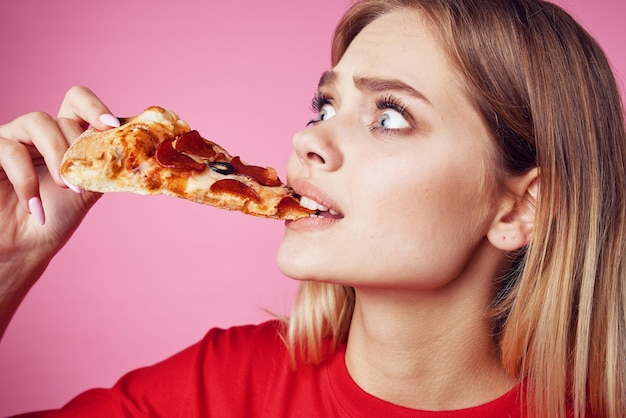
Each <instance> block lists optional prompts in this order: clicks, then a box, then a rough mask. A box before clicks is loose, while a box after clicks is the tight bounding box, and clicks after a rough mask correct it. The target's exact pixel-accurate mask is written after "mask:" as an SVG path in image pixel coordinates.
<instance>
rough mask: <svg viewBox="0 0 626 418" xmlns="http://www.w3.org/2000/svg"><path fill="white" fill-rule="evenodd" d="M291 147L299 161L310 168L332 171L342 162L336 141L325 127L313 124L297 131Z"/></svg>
mask: <svg viewBox="0 0 626 418" xmlns="http://www.w3.org/2000/svg"><path fill="white" fill-rule="evenodd" d="M293 149H294V152H295V154H296V156H297V157H298V159H299V160H300V162H301V163H302V164H303V165H305V166H307V167H308V168H310V169H314V170H324V171H334V170H337V169H338V168H339V167H341V164H342V163H343V154H342V152H341V150H340V148H339V146H338V143H337V141H334V140H333V137H332V135H331V132H330V130H329V129H326V128H325V127H321V126H313V127H309V128H307V129H304V130H302V131H300V132H297V133H296V134H295V135H294V137H293Z"/></svg>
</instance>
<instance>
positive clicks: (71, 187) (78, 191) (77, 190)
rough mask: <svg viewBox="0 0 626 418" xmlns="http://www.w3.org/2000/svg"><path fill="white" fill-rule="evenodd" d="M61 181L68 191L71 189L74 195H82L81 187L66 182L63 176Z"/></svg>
mask: <svg viewBox="0 0 626 418" xmlns="http://www.w3.org/2000/svg"><path fill="white" fill-rule="evenodd" d="M61 180H63V183H65V185H66V186H67V188H68V189H70V190H71V191H73V192H74V193H78V194H80V192H81V190H80V187H76V186H74V185H73V184H72V183H70V182H69V181H67V180H65V178H64V177H62V176H61Z"/></svg>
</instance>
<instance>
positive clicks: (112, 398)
mask: <svg viewBox="0 0 626 418" xmlns="http://www.w3.org/2000/svg"><path fill="white" fill-rule="evenodd" d="M344 358H345V347H341V348H340V349H339V350H337V351H336V352H335V353H334V354H333V355H332V356H330V357H329V358H328V359H327V360H326V361H324V362H323V363H321V364H320V365H317V366H313V365H302V364H301V365H299V366H298V367H297V368H296V369H295V370H293V369H292V368H291V367H290V364H289V356H288V352H287V349H286V347H285V345H284V343H283V342H282V341H281V339H280V336H279V334H278V332H277V322H275V321H270V322H266V323H263V324H261V325H257V326H241V327H234V328H230V329H228V330H222V329H213V330H211V331H210V332H209V333H208V334H207V335H206V337H205V338H204V339H203V340H202V341H200V342H199V343H197V344H195V345H193V346H191V347H190V348H188V349H186V350H184V351H182V352H180V353H178V354H176V355H174V356H173V357H171V358H169V359H167V360H165V361H162V362H160V363H157V364H155V365H153V366H150V367H146V368H142V369H138V370H135V371H133V372H130V373H128V374H127V375H125V376H124V377H122V378H121V379H120V380H119V381H118V382H117V383H116V384H115V386H113V387H112V388H111V389H93V390H89V391H87V392H84V393H83V394H81V395H79V396H77V397H76V398H74V399H73V400H72V401H70V402H69V403H68V404H67V405H66V406H65V407H64V408H63V409H62V410H59V411H46V412H40V413H35V414H33V415H32V416H52V417H56V416H62V417H107V418H110V417H185V418H189V417H220V418H224V417H246V418H247V417H257V416H258V417H272V418H279V417H325V418H329V417H376V418H380V417H384V418H392V417H417V418H454V417H464V418H472V417H480V418H486V417H497V418H501V417H516V416H518V417H519V416H520V403H519V392H520V390H519V388H515V389H513V390H512V391H510V392H509V393H507V394H505V395H503V396H502V397H500V398H498V399H495V400H493V401H491V402H489V403H486V404H484V405H480V406H477V407H474V408H468V409H463V410H457V411H445V412H427V411H416V410H412V409H408V408H403V407H400V406H396V405H393V404H390V403H388V402H385V401H383V400H381V399H378V398H375V397H373V396H371V395H369V394H368V393H366V392H364V391H363V390H362V389H361V388H359V386H357V384H356V383H355V382H354V381H353V380H352V378H351V377H350V375H349V374H348V371H347V369H346V366H345V362H344ZM29 416H30V415H29Z"/></svg>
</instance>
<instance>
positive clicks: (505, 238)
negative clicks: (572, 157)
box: [487, 168, 539, 251]
mask: <svg viewBox="0 0 626 418" xmlns="http://www.w3.org/2000/svg"><path fill="white" fill-rule="evenodd" d="M506 188H507V190H506V191H505V192H504V193H503V194H502V198H501V200H500V208H499V210H498V212H497V214H496V216H495V218H494V220H493V223H492V224H491V226H490V228H489V231H488V232H487V239H488V240H489V242H490V243H491V245H493V246H494V247H496V248H498V249H500V250H503V251H515V250H519V249H520V248H522V247H524V246H525V245H527V244H528V243H529V242H530V240H531V238H532V235H533V230H534V226H535V225H534V223H535V207H536V203H537V193H538V192H539V169H538V168H533V169H532V170H531V171H529V172H528V173H526V174H524V175H521V176H516V177H512V178H511V179H509V180H508V181H507V184H506Z"/></svg>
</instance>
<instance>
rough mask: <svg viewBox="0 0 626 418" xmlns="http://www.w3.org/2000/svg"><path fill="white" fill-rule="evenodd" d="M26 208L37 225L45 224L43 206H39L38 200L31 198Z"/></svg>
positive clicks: (39, 201)
mask: <svg viewBox="0 0 626 418" xmlns="http://www.w3.org/2000/svg"><path fill="white" fill-rule="evenodd" d="M28 208H29V209H30V213H31V215H33V217H34V218H35V220H36V221H37V222H38V223H39V225H43V224H45V223H46V215H45V214H44V211H43V205H42V204H41V199H40V198H38V197H31V198H30V200H29V201H28Z"/></svg>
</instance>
